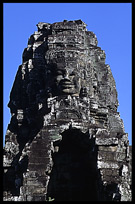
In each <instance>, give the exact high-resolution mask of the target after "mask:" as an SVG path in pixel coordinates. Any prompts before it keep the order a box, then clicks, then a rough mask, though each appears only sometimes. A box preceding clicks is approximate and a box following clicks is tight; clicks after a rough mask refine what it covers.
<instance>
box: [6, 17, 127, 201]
mask: <svg viewBox="0 0 135 204" xmlns="http://www.w3.org/2000/svg"><path fill="white" fill-rule="evenodd" d="M37 27H38V31H36V32H35V33H34V34H33V35H31V36H30V38H29V40H28V47H27V48H25V49H24V52H23V62H22V65H20V66H19V69H18V71H17V74H16V78H15V81H14V84H13V88H12V90H11V94H10V101H9V104H8V106H9V108H10V111H11V121H10V124H9V125H8V130H7V133H6V137H5V147H4V200H5V201H46V200H55V201H59V200H61V201H66V200H68V201H72V200H73V201H80V200H81V201H83V200H87V201H130V200H131V163H130V160H131V156H130V155H131V154H129V144H128V135H127V134H126V133H125V132H124V125H123V121H122V120H121V118H120V114H119V113H118V112H117V107H118V99H117V91H116V86H115V81H114V78H113V76H112V73H111V69H110V67H109V65H106V64H105V52H104V51H103V50H101V48H100V47H98V46H97V37H96V35H95V34H94V33H93V32H90V31H87V29H86V24H85V23H84V22H83V21H81V20H75V21H66V20H64V21H63V22H57V23H53V24H49V23H42V22H40V23H38V24H37ZM129 164H130V165H129ZM128 171H130V174H129V173H128Z"/></svg>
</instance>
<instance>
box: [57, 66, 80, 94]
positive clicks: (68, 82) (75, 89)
mask: <svg viewBox="0 0 135 204" xmlns="http://www.w3.org/2000/svg"><path fill="white" fill-rule="evenodd" d="M54 81H55V87H56V89H57V91H58V94H62V95H68V94H69V95H76V96H77V95H79V93H80V78H79V76H78V73H77V71H76V69H74V68H68V67H57V68H56V70H55V80H54Z"/></svg>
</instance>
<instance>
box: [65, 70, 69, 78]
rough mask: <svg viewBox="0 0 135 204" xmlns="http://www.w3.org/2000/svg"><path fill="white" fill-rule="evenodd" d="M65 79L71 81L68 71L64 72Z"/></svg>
mask: <svg viewBox="0 0 135 204" xmlns="http://www.w3.org/2000/svg"><path fill="white" fill-rule="evenodd" d="M64 79H69V73H68V71H67V70H65V72H64Z"/></svg>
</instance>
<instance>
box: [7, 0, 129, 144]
mask: <svg viewBox="0 0 135 204" xmlns="http://www.w3.org/2000/svg"><path fill="white" fill-rule="evenodd" d="M131 12H132V4H131V3H4V4H3V19H4V23H3V31H4V44H3V45H4V46H3V48H4V59H3V60H4V68H3V73H4V76H3V78H4V84H3V85H4V95H3V96H4V101H3V104H4V105H3V106H4V110H3V111H4V121H3V133H4V138H5V133H6V130H7V126H8V123H9V122H10V117H11V116H10V110H9V108H8V107H7V104H8V102H9V94H10V91H11V88H12V86H13V82H14V79H15V75H16V72H17V69H18V66H19V65H20V64H22V53H23V50H24V48H26V47H27V42H28V38H29V37H30V36H31V35H32V34H33V33H34V32H35V31H37V27H36V24H37V23H38V22H48V23H54V22H60V21H63V20H77V19H81V20H82V21H84V22H85V23H86V24H87V29H88V30H89V31H93V32H94V33H95V34H96V36H97V39H98V46H99V47H101V49H102V50H104V51H105V53H106V64H109V65H110V67H111V70H112V74H113V77H114V79H115V82H116V89H117V92H118V100H119V107H118V111H119V112H120V116H121V119H123V121H124V127H125V132H126V133H128V136H129V142H130V144H131V143H132V140H131V134H132V132H131V130H132V127H131V124H132V123H131V119H132V118H131V117H132V115H131V114H132V110H131V105H132V104H131V101H132V98H131V97H132V95H131V92H132V81H131V80H132V67H131V66H132V63H131V61H132V58H131V57H132V54H131V49H132V48H131V45H132V42H131V40H132V36H131V33H132V30H131V29H132V26H131V25H132V13H131Z"/></svg>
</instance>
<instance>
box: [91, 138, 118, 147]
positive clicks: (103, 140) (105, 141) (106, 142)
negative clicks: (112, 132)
mask: <svg viewBox="0 0 135 204" xmlns="http://www.w3.org/2000/svg"><path fill="white" fill-rule="evenodd" d="M95 144H96V145H107V146H110V145H117V144H118V138H96V140H95Z"/></svg>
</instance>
